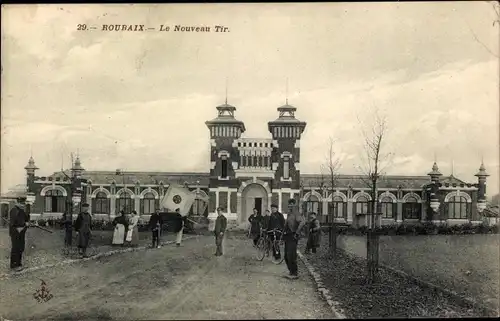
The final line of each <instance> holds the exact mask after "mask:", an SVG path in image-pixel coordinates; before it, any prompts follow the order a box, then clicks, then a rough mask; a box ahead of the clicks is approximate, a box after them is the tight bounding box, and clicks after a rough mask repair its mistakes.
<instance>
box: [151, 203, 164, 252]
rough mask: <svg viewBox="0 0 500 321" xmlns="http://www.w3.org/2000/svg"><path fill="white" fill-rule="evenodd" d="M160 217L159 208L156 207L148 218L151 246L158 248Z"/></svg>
mask: <svg viewBox="0 0 500 321" xmlns="http://www.w3.org/2000/svg"><path fill="white" fill-rule="evenodd" d="M162 223H163V221H162V218H161V216H160V210H159V209H158V208H157V209H156V210H155V212H154V213H153V214H152V215H151V217H150V218H149V228H150V229H151V231H152V233H153V235H152V237H153V238H152V240H153V243H152V248H155V247H157V248H160V233H161V227H162V225H163V224H162Z"/></svg>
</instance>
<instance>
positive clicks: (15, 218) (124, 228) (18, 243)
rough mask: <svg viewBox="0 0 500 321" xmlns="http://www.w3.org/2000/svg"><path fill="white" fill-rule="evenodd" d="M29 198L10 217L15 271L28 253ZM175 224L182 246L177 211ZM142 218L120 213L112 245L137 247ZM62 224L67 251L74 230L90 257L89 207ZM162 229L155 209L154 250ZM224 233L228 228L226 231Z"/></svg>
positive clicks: (82, 250)
mask: <svg viewBox="0 0 500 321" xmlns="http://www.w3.org/2000/svg"><path fill="white" fill-rule="evenodd" d="M25 202H26V198H25V197H20V198H18V199H17V201H16V203H15V204H14V206H13V208H12V209H11V210H10V213H9V236H10V239H11V244H12V247H11V253H10V268H11V269H12V270H14V271H20V270H22V269H23V265H22V256H23V252H24V250H25V240H26V230H27V228H28V227H30V226H31V223H30V215H29V213H28V211H26V207H25ZM175 212H176V213H175V218H174V220H173V222H175V223H174V225H175V227H174V230H175V232H176V233H177V237H176V245H177V246H180V245H181V242H182V235H183V231H184V226H185V224H186V219H187V218H186V217H183V216H182V215H181V214H180V211H179V209H177V210H176V211H175ZM138 223H139V215H138V214H137V212H136V211H132V215H131V216H130V218H129V219H127V218H126V216H125V213H124V212H123V211H120V214H119V215H118V216H117V217H116V218H115V219H114V220H113V225H114V226H115V229H114V232H113V239H112V244H113V245H121V246H126V245H128V246H137V245H138V243H139V229H138ZM62 224H63V227H64V229H65V237H64V243H65V246H66V247H71V246H72V236H73V235H72V232H73V228H74V230H75V232H76V234H77V243H78V254H79V255H80V256H81V257H86V256H87V249H88V247H89V244H90V240H91V236H92V215H91V214H90V213H89V204H87V203H83V204H82V206H81V212H80V213H79V214H78V216H77V218H76V221H75V222H74V223H73V221H72V219H71V216H70V215H67V214H66V213H65V214H63V219H62ZM162 226H163V220H162V217H161V215H160V210H159V209H156V211H155V213H154V214H152V215H151V218H150V220H149V227H150V230H151V232H152V248H159V247H160V244H161V243H160V235H161V230H162ZM224 229H225V228H224Z"/></svg>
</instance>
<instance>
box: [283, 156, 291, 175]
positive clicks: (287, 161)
mask: <svg viewBox="0 0 500 321" xmlns="http://www.w3.org/2000/svg"><path fill="white" fill-rule="evenodd" d="M283 178H284V179H289V178H290V158H289V157H284V158H283Z"/></svg>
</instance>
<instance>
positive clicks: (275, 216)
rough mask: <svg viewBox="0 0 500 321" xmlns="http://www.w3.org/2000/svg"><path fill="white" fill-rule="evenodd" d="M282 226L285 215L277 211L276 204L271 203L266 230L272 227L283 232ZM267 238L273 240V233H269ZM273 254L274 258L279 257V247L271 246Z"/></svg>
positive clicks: (270, 229) (283, 225)
mask: <svg viewBox="0 0 500 321" xmlns="http://www.w3.org/2000/svg"><path fill="white" fill-rule="evenodd" d="M284 227H285V217H284V216H283V214H281V213H280V212H278V205H276V204H273V205H271V215H269V220H268V223H267V231H272V230H274V229H277V230H280V231H281V232H283V229H284ZM277 236H279V235H277ZM269 238H270V241H274V236H273V234H269ZM271 244H273V247H274V243H271ZM273 255H274V258H275V259H277V260H279V259H280V258H281V253H280V249H279V248H277V249H274V248H273Z"/></svg>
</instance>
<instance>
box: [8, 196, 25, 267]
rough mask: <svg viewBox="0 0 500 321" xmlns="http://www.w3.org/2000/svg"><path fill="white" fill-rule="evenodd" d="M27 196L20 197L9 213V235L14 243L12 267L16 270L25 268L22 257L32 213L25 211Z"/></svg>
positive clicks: (11, 258)
mask: <svg viewBox="0 0 500 321" xmlns="http://www.w3.org/2000/svg"><path fill="white" fill-rule="evenodd" d="M25 201H26V199H25V198H18V199H17V203H16V204H15V205H14V207H13V208H12V209H11V210H10V213H9V216H10V217H9V218H10V220H9V235H10V240H11V243H12V248H11V251H10V268H11V269H13V270H16V271H20V270H22V269H23V265H22V257H23V252H24V247H25V240H26V239H25V238H26V230H27V228H28V226H29V221H30V215H29V213H27V212H26V211H25V205H24V204H25Z"/></svg>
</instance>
